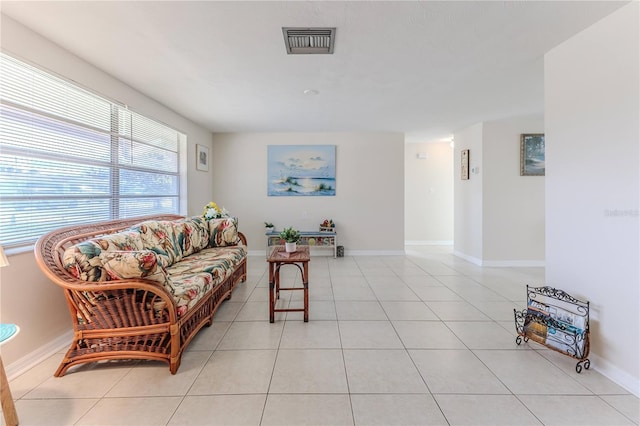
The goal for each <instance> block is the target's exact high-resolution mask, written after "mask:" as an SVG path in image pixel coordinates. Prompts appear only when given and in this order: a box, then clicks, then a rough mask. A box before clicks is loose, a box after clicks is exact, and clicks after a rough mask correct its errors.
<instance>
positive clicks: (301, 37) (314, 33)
mask: <svg viewBox="0 0 640 426" xmlns="http://www.w3.org/2000/svg"><path fill="white" fill-rule="evenodd" d="M282 34H284V44H285V46H286V47H287V53H288V54H290V55H304V54H313V53H333V43H334V41H335V38H336V29H335V28H293V27H283V28H282Z"/></svg>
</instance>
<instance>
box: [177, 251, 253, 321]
mask: <svg viewBox="0 0 640 426" xmlns="http://www.w3.org/2000/svg"><path fill="white" fill-rule="evenodd" d="M245 257H246V248H245V247H244V246H238V247H224V248H208V249H204V250H202V251H199V252H198V253H194V254H192V255H190V256H188V257H185V258H184V259H182V260H181V261H180V262H178V263H175V264H173V265H171V266H169V267H168V268H167V277H168V280H167V283H166V285H165V288H166V290H167V291H168V292H169V293H171V295H172V296H173V299H174V300H175V301H176V304H177V305H178V315H182V314H184V313H185V312H187V310H189V309H190V308H191V307H192V306H193V305H195V304H196V303H197V302H198V300H200V299H201V298H202V296H203V295H205V294H206V293H207V292H208V291H209V290H211V289H212V288H214V287H215V286H216V285H218V284H219V283H221V282H222V281H223V280H224V279H225V278H227V277H228V276H229V275H230V274H231V273H232V272H233V270H234V268H235V266H236V265H238V264H239V263H240V262H241V261H242V260H243V259H244V258H245Z"/></svg>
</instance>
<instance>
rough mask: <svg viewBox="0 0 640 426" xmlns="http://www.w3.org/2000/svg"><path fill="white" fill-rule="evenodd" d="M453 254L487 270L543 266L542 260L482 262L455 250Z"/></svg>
mask: <svg viewBox="0 0 640 426" xmlns="http://www.w3.org/2000/svg"><path fill="white" fill-rule="evenodd" d="M453 254H454V255H456V256H458V257H459V258H461V259H464V260H466V261H468V262H471V263H473V264H474V265H478V266H484V267H487V268H531V267H544V266H545V261H544V260H482V259H478V258H477V257H473V256H469V255H468V254H464V253H462V252H459V251H457V250H454V251H453Z"/></svg>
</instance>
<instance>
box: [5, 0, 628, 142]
mask: <svg viewBox="0 0 640 426" xmlns="http://www.w3.org/2000/svg"><path fill="white" fill-rule="evenodd" d="M626 3H628V2H627V1H624V2H613V1H568V2H562V1H544V2H542V1H540V2H538V1H525V2H522V1H517V2H515V1H514V2H511V1H486V2H480V1H471V2H459V1H418V2H412V1H406V2H405V1H388V2H376V1H373V2H372V1H346V2H345V1H327V2H316V1H304V2H297V1H276V2H269V1H257V2H245V1H137V2H133V1H103V2H98V1H44V2H39V1H4V0H3V1H2V3H1V5H0V6H1V10H2V13H3V14H5V15H8V16H10V17H11V18H13V19H15V20H16V21H18V22H20V23H22V24H23V25H25V26H27V27H29V28H31V29H32V30H34V31H36V32H38V33H40V34H42V35H44V36H45V37H47V38H48V39H50V40H52V41H53V42H55V43H57V44H59V45H60V46H62V47H64V48H66V49H67V50H69V51H71V52H73V53H74V54H76V55H77V56H79V57H81V58H83V59H85V60H86V61H88V62H90V63H92V64H94V65H95V66H97V67H98V68H100V69H102V70H104V71H106V72H107V73H109V74H111V75H113V76H114V77H116V78H118V79H119V80H121V81H123V82H125V83H127V84H128V85H130V86H132V87H134V88H136V89H137V90H139V91H140V92H142V93H144V94H146V95H147V96H149V97H151V98H153V99H155V100H157V101H159V102H160V103H162V104H164V105H166V106H167V107H169V108H170V109H172V110H174V111H176V112H177V113H179V114H181V115H183V116H185V117H187V118H189V119H191V120H192V121H195V122H197V123H199V124H201V125H203V126H205V127H206V128H208V129H210V130H211V131H212V132H318V131H319V132H334V131H336V132H337V131H340V132H344V131H391V132H403V133H405V134H406V140H407V142H433V141H438V140H444V139H447V138H448V137H450V136H451V135H452V133H453V132H455V131H456V130H458V129H461V128H464V127H466V126H469V125H471V124H474V123H477V122H480V121H487V120H495V119H501V118H506V117H513V116H521V115H529V114H542V113H543V100H544V99H543V95H544V90H543V71H544V70H543V56H544V54H545V52H548V51H549V50H550V49H552V48H553V47H555V46H557V45H558V44H560V43H562V42H563V41H564V40H566V39H568V38H570V37H571V36H573V35H574V34H576V33H578V32H580V31H581V30H583V29H584V28H586V27H588V26H590V25H591V24H593V23H594V22H596V21H598V20H600V19H601V18H603V17H604V16H606V15H608V14H610V13H611V12H613V11H614V10H616V9H618V8H619V7H621V6H623V5H624V4H626ZM282 27H336V44H335V51H334V53H333V54H332V55H288V54H287V53H286V49H285V45H284V40H283V35H282ZM306 89H313V90H316V91H317V92H318V94H316V95H308V94H304V91H305V90H306Z"/></svg>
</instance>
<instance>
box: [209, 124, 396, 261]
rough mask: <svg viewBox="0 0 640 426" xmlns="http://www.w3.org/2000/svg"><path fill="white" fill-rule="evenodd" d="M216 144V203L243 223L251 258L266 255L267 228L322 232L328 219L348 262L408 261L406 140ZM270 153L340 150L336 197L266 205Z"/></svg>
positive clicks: (233, 138) (242, 136)
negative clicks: (393, 257)
mask: <svg viewBox="0 0 640 426" xmlns="http://www.w3.org/2000/svg"><path fill="white" fill-rule="evenodd" d="M213 140H214V144H213V145H214V147H213V154H212V160H213V170H214V175H213V179H214V198H213V200H214V201H215V202H216V203H218V204H221V205H224V206H225V207H226V208H227V209H228V210H230V212H231V213H232V214H233V215H234V216H238V218H239V221H240V231H242V232H243V233H245V235H246V236H247V239H248V244H249V250H250V251H252V252H258V251H262V252H263V251H264V249H265V242H266V238H265V236H264V222H265V221H270V222H273V223H274V225H275V226H276V229H280V230H281V229H282V228H283V227H285V226H294V227H297V228H299V229H302V230H317V229H318V226H319V224H320V222H321V221H322V220H323V219H326V218H327V219H333V220H334V221H335V222H336V228H337V232H338V244H339V245H343V246H344V247H345V251H346V253H347V254H365V253H366V254H401V253H404V238H403V237H404V157H403V155H404V135H403V134H401V133H221V134H214V137H213ZM269 145H336V168H337V169H336V195H335V196H332V197H268V196H267V146H269Z"/></svg>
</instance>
